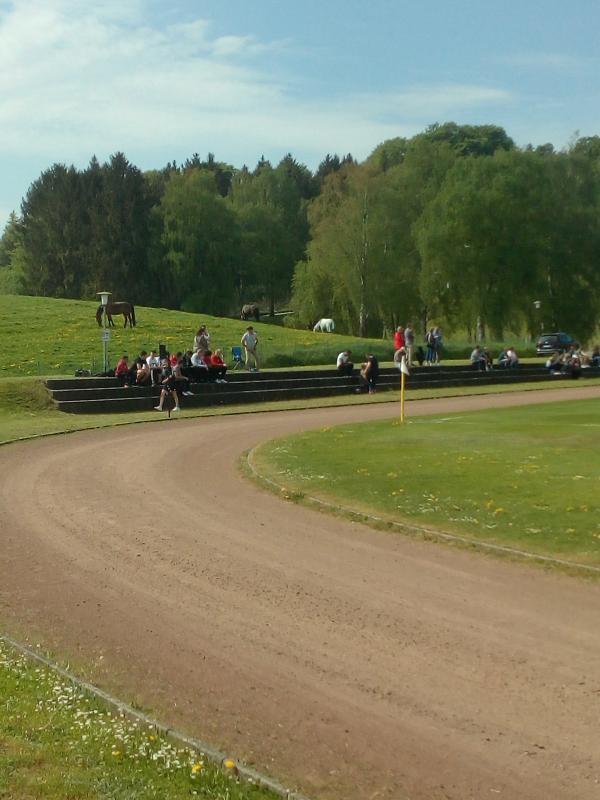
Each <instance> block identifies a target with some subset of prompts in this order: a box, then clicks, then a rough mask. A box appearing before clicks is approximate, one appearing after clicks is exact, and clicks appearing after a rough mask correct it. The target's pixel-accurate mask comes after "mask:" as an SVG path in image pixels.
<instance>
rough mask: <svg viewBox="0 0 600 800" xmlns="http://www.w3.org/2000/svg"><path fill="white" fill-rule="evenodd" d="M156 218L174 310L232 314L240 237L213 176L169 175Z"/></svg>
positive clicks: (200, 172)
mask: <svg viewBox="0 0 600 800" xmlns="http://www.w3.org/2000/svg"><path fill="white" fill-rule="evenodd" d="M158 213H159V214H160V217H161V221H162V244H163V247H164V253H165V259H166V265H167V267H168V269H169V271H170V275H171V281H172V283H171V291H172V292H173V294H174V299H175V302H176V304H177V305H178V306H179V307H180V308H182V309H183V310H186V311H203V312H205V313H209V314H217V315H218V314H228V313H230V312H231V310H232V306H233V304H234V298H235V280H234V276H235V271H236V265H237V263H238V261H239V258H240V231H239V226H238V223H237V220H236V218H235V214H234V213H233V211H232V209H231V207H230V205H229V204H228V203H227V201H226V200H225V199H224V198H222V197H221V196H220V194H219V192H218V190H217V186H216V183H215V176H214V174H213V173H212V172H209V171H206V170H195V169H192V170H189V171H187V172H185V173H183V174H177V173H175V174H172V175H171V178H170V180H169V182H168V183H167V186H166V189H165V193H164V196H163V198H162V200H161V202H160V206H159V210H158Z"/></svg>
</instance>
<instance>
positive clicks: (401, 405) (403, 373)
mask: <svg viewBox="0 0 600 800" xmlns="http://www.w3.org/2000/svg"><path fill="white" fill-rule="evenodd" d="M400 375H401V376H402V377H401V378H400V422H404V389H405V387H406V374H405V372H404V371H401V372H400Z"/></svg>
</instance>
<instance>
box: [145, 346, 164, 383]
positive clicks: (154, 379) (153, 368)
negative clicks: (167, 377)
mask: <svg viewBox="0 0 600 800" xmlns="http://www.w3.org/2000/svg"><path fill="white" fill-rule="evenodd" d="M146 364H148V369H149V370H150V382H151V384H152V386H156V384H157V383H158V382H159V380H160V372H161V366H160V358H159V357H158V353H157V352H156V350H151V351H150V355H149V356H148V358H147V359H146Z"/></svg>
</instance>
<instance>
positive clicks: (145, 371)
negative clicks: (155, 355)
mask: <svg viewBox="0 0 600 800" xmlns="http://www.w3.org/2000/svg"><path fill="white" fill-rule="evenodd" d="M147 358H148V353H147V352H146V351H145V350H142V352H141V353H140V354H139V356H138V357H137V358H136V360H135V361H134V362H133V367H132V368H131V373H132V379H131V382H132V383H136V384H137V385H138V386H145V385H146V384H148V383H150V367H149V366H148V361H147Z"/></svg>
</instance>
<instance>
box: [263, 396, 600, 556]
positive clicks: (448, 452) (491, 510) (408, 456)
mask: <svg viewBox="0 0 600 800" xmlns="http://www.w3.org/2000/svg"><path fill="white" fill-rule="evenodd" d="M254 461H255V464H256V466H257V468H258V470H259V472H260V473H261V474H263V475H265V476H267V477H270V478H271V479H273V480H274V481H275V482H276V483H278V484H279V485H283V486H285V488H286V490H287V492H288V493H289V494H290V495H292V496H293V494H294V493H296V494H297V496H298V497H299V498H300V499H301V498H302V497H303V496H306V495H309V496H313V497H318V498H321V499H326V500H329V501H333V502H335V503H339V505H341V506H343V507H345V508H348V509H353V510H356V511H358V512H362V513H365V512H372V513H376V514H378V515H382V516H383V517H385V518H386V519H388V520H397V521H405V522H409V523H420V524H425V525H427V526H433V527H437V528H439V529H442V530H445V531H449V532H456V533H460V534H463V535H467V536H469V537H472V538H473V539H478V540H484V541H487V542H493V543H497V544H504V545H509V546H512V547H517V548H520V549H524V550H529V551H532V552H535V553H539V554H543V555H550V556H556V557H561V558H567V557H568V558H569V559H572V560H576V561H578V562H581V563H587V564H594V565H600V407H599V406H598V402H597V400H582V401H578V402H569V403H552V404H547V405H539V406H529V407H526V408H518V409H505V410H499V409H497V410H491V411H480V412H475V413H470V414H454V415H449V416H444V417H443V418H440V417H434V416H431V417H415V418H413V419H409V420H408V421H407V423H406V424H405V425H399V424H398V423H391V422H389V421H387V422H378V423H371V424H364V425H351V426H345V427H339V428H337V427H335V428H330V429H325V430H321V431H315V432H311V433H305V434H302V435H299V436H295V437H291V438H288V439H285V440H278V441H274V442H269V443H267V444H265V445H263V446H261V447H260V448H259V449H258V450H257V451H256V453H255V455H254Z"/></svg>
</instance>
